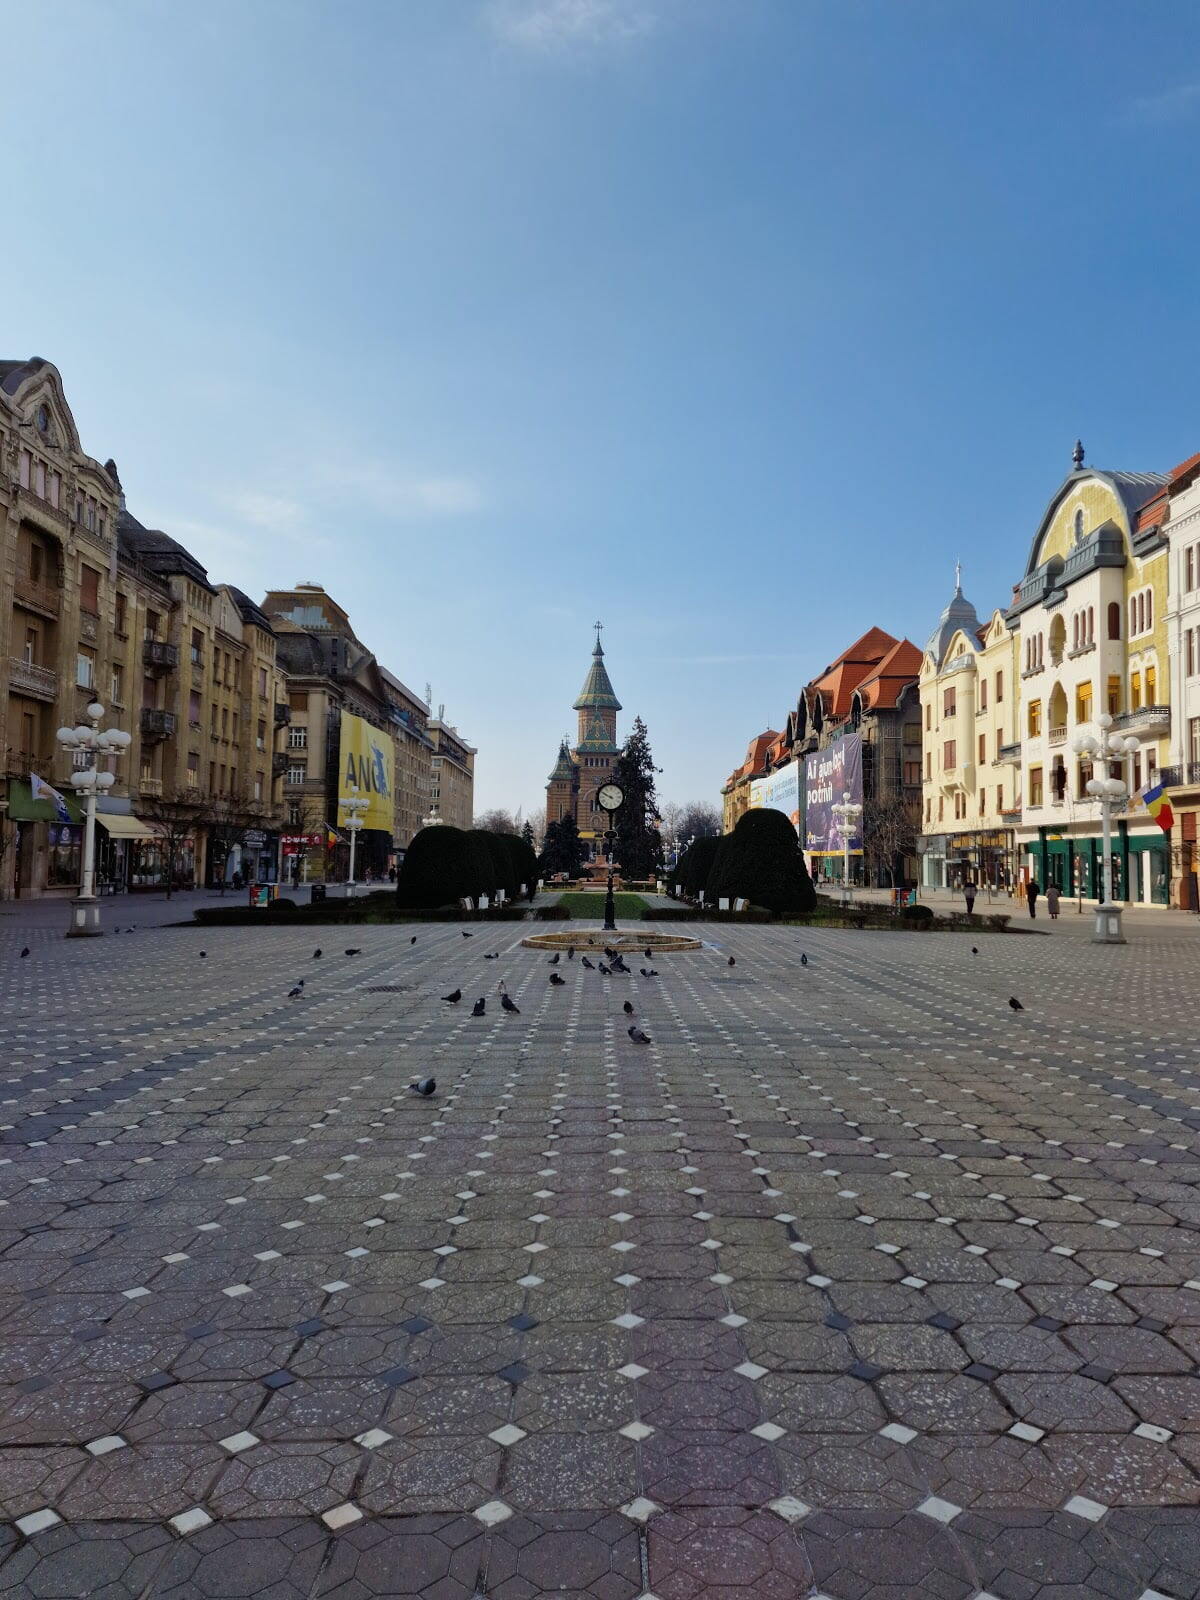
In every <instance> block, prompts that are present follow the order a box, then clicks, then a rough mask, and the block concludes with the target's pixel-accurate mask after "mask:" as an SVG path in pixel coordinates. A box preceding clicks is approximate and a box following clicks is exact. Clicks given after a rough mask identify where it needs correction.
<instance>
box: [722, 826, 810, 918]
mask: <svg viewBox="0 0 1200 1600" xmlns="http://www.w3.org/2000/svg"><path fill="white" fill-rule="evenodd" d="M707 842H708V841H706V840H703V839H697V840H696V843H695V844H694V845H693V846H692V849H693V850H696V849H698V848H699V847H700V845H701V844H704V843H707ZM718 843H719V848H718V850H717V858H716V860H715V861H714V862H713V865H712V870H711V871H710V873H709V874H708V884H707V886H706V888H705V898H706V899H707V900H722V899H728V900H730V901H732V900H736V899H741V900H748V901H750V903H751V904H752V905H756V906H765V907H766V909H767V910H768V911H777V912H796V911H799V912H807V911H812V910H813V908H814V907H815V906H816V903H817V895H816V890H815V889H814V888H813V886H812V879H811V878H810V877H809V875H808V868H807V867H806V866H805V864H804V856H803V855H802V854H801V851H800V841H799V839H798V838H797V837H796V830H795V828H793V826H792V824H791V823H790V822H789V821H788V819H787V817H785V816H784V814H783V812H782V811H773V810H771V809H770V808H767V807H763V808H760V809H756V810H754V811H747V812H746V814H745V815H744V816H743V817H742V818H741V819H740V820H739V822H738V825H737V827H736V828H734V830H733V832H732V833H727V834H725V835H724V837H723V838H722V839H721V840H720V841H719V842H718Z"/></svg>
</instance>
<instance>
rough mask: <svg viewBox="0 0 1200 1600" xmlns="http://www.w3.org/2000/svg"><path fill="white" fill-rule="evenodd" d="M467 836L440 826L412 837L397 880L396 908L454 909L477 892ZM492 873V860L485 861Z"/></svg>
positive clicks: (427, 829) (444, 825) (443, 824)
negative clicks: (452, 907) (399, 906)
mask: <svg viewBox="0 0 1200 1600" xmlns="http://www.w3.org/2000/svg"><path fill="white" fill-rule="evenodd" d="M469 837H470V836H469V835H468V834H467V833H465V832H464V831H463V830H462V829H461V828H452V827H450V826H449V825H448V824H446V823H441V824H439V825H438V826H437V827H434V828H422V829H421V831H420V832H419V833H417V834H414V835H413V840H412V843H411V844H410V845H409V847H408V849H407V850H406V851H405V853H404V861H403V863H402V864H401V867H400V875H399V877H398V878H397V879H396V900H397V903H398V904H399V905H402V906H411V907H413V908H414V909H417V910H431V909H432V908H433V907H435V906H456V905H457V904H458V902H459V901H460V900H465V899H466V898H468V897H469V896H471V897H473V896H474V895H475V894H477V893H478V892H479V891H478V890H476V889H474V888H473V887H472V883H473V881H474V876H475V875H474V872H473V870H472V862H471V855H470V851H469V846H468V842H467V841H468V839H469ZM488 871H489V874H490V872H491V861H490V859H489V861H488Z"/></svg>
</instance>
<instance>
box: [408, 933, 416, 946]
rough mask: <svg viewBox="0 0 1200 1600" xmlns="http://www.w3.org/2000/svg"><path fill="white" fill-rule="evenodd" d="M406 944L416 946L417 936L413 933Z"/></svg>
mask: <svg viewBox="0 0 1200 1600" xmlns="http://www.w3.org/2000/svg"><path fill="white" fill-rule="evenodd" d="M408 942H409V944H416V942H417V936H416V934H415V933H414V934H413V936H412V938H411V939H410V940H409V941H408Z"/></svg>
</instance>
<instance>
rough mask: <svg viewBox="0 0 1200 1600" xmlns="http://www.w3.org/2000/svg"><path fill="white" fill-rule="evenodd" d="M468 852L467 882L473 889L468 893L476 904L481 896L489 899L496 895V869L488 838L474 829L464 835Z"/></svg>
mask: <svg viewBox="0 0 1200 1600" xmlns="http://www.w3.org/2000/svg"><path fill="white" fill-rule="evenodd" d="M463 838H464V839H465V840H466V850H467V880H468V882H469V883H470V885H471V887H470V888H469V889H468V890H467V891H466V892H467V894H469V895H470V896H471V897H472V899H474V900H475V902H476V904H478V902H479V897H480V896H481V895H485V894H486V895H487V896H488V897H489V899H490V898H491V897H492V896H494V895H495V893H496V869H495V867H494V865H493V864H492V852H491V847H490V846H489V844H488V841H487V838H486V837H485V835H484V834H482V833H476V832H475V830H474V829H472V830H471V832H470V833H466V834H464V835H463Z"/></svg>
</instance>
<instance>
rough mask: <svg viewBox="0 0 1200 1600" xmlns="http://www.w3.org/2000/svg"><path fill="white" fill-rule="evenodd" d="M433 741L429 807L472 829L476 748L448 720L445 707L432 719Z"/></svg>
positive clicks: (444, 816) (452, 824)
mask: <svg viewBox="0 0 1200 1600" xmlns="http://www.w3.org/2000/svg"><path fill="white" fill-rule="evenodd" d="M429 737H430V739H431V740H432V741H433V759H432V776H431V785H430V795H429V799H430V804H431V806H432V809H433V810H434V811H435V812H436V813H437V815H438V816H440V817H441V819H442V821H443V822H447V823H449V824H450V825H451V826H452V827H455V828H470V827H471V826H472V823H473V820H474V817H475V754H476V752H475V747H474V745H470V744H468V743H467V741H466V740H465V739H464V738H463V736H462V734H461V733H459V731H458V729H457V728H454V727H452V726H451V725H450V724H449V723H448V722H447V721H446V720H445V707H444V706H439V707H438V714H437V716H436V717H433V718H431V719H430V722H429Z"/></svg>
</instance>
